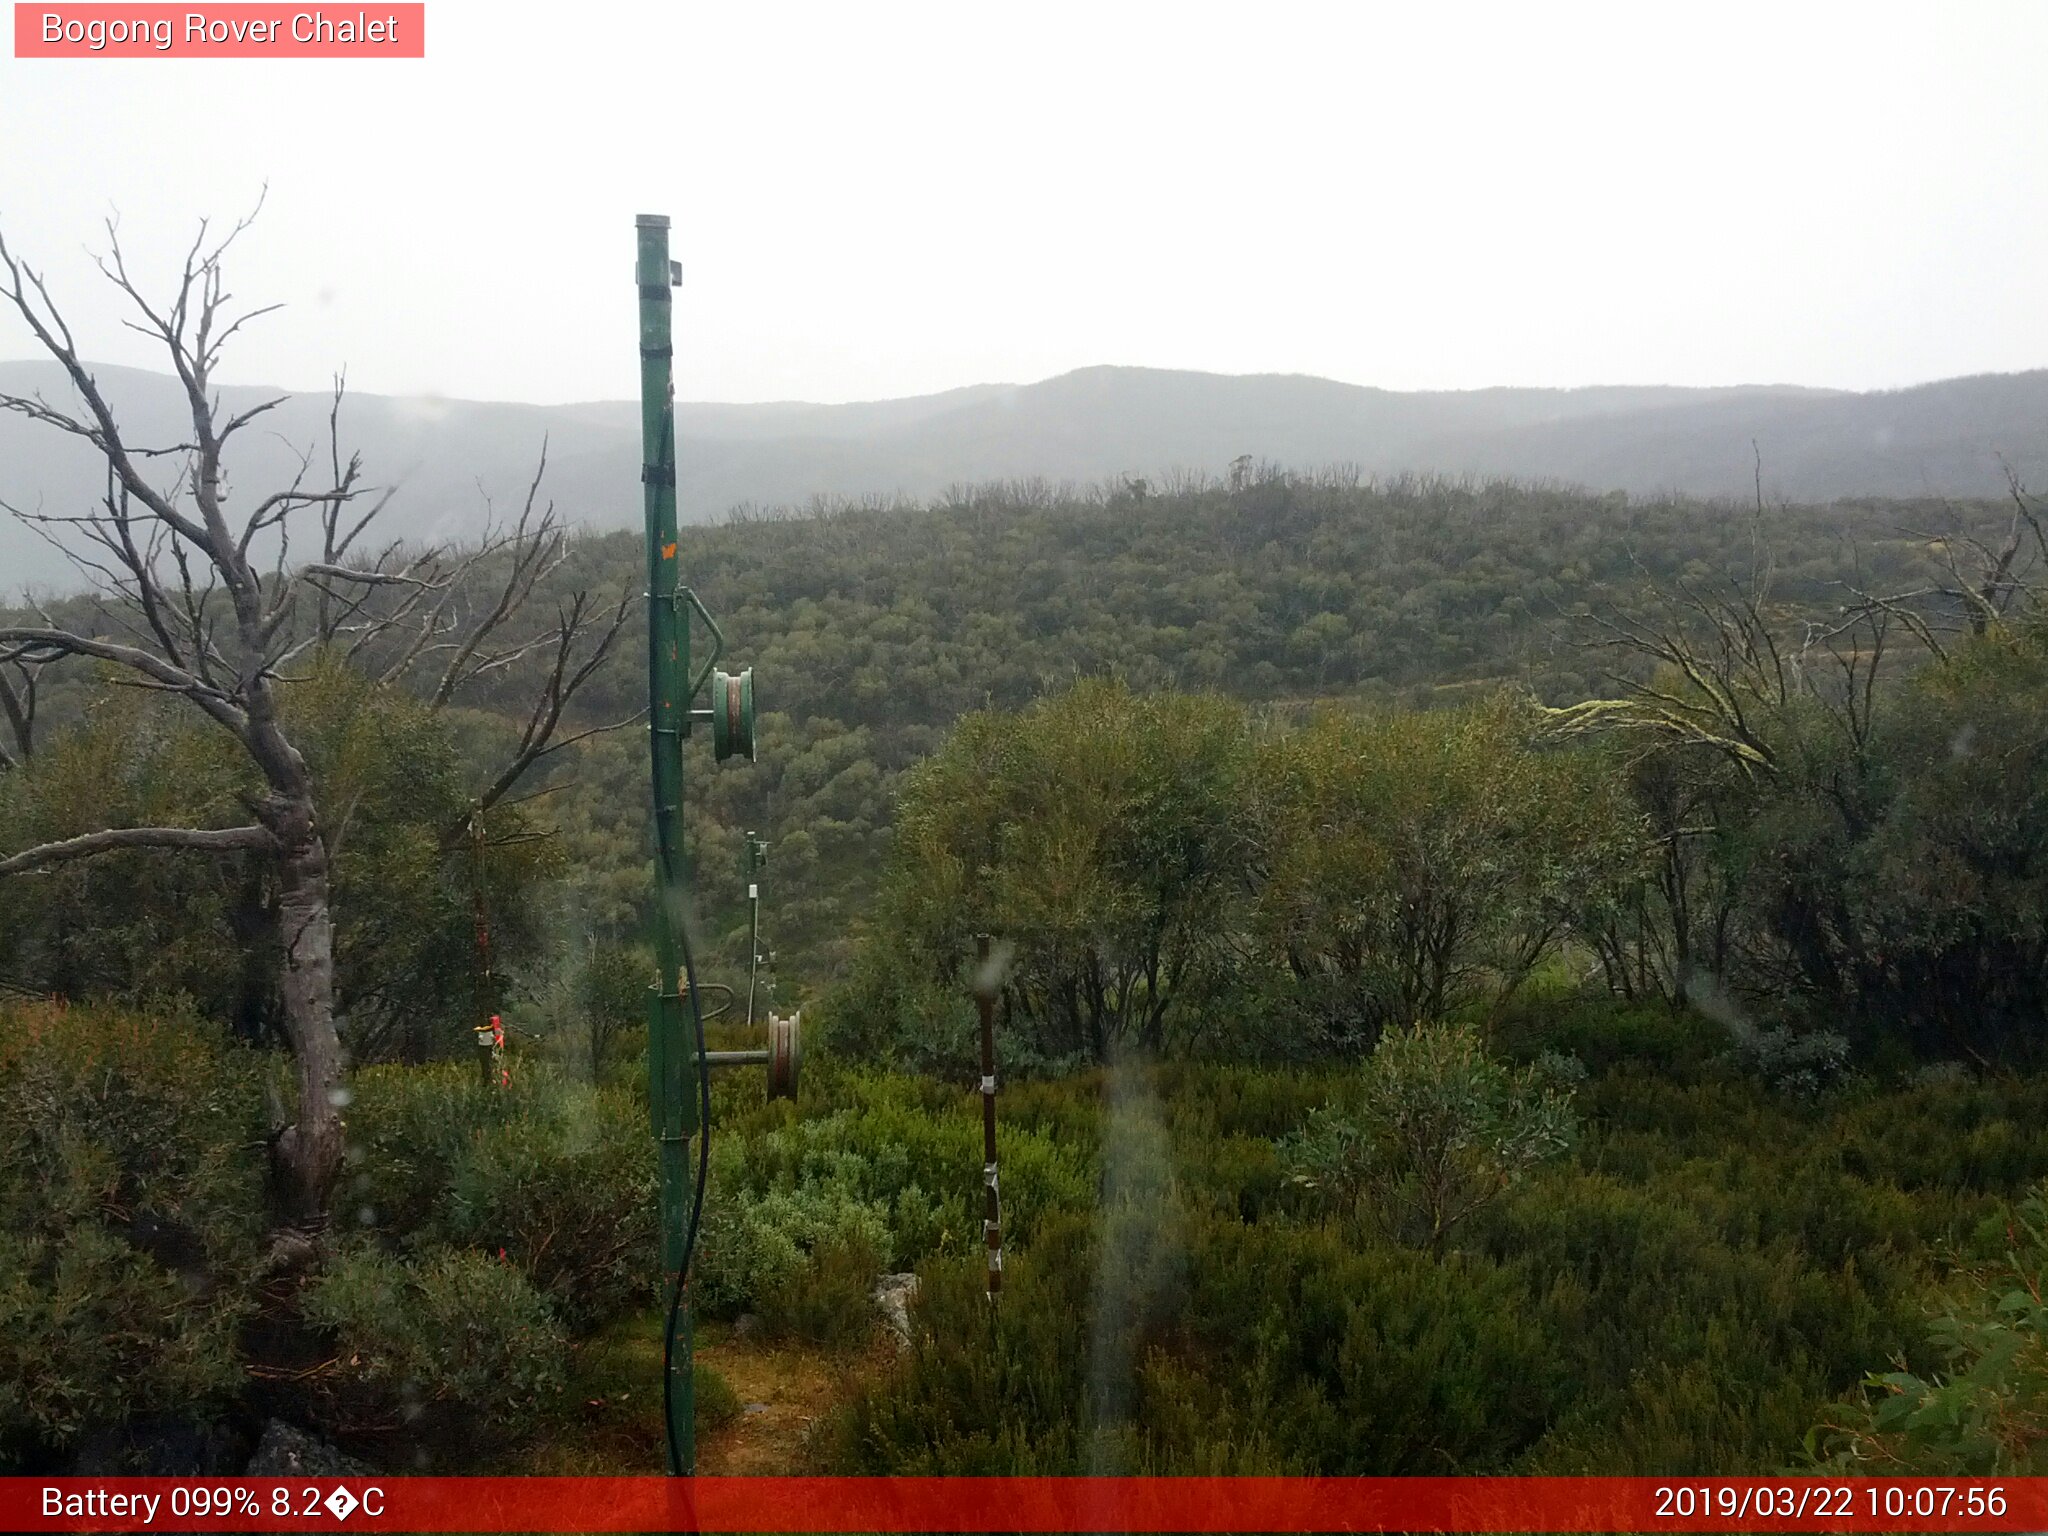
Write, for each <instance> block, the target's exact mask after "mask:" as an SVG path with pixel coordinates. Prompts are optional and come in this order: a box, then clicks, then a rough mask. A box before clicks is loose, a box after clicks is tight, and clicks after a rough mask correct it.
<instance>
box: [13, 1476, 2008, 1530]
mask: <svg viewBox="0 0 2048 1536" xmlns="http://www.w3.org/2000/svg"><path fill="white" fill-rule="evenodd" d="M0 1529H5V1530H9V1531H348V1530H363V1531H492V1532H496V1531H565V1532H567V1531H575V1532H581V1531H812V1532H842V1531H845V1532H852V1531H875V1532H885V1531H1663V1530H1669V1531H2029V1530H2034V1531H2038V1530H2042V1529H2048V1478H2014V1479H2006V1480H1996V1481H1994V1480H1985V1479H1974V1480H1973V1479H1956V1478H1948V1479H1941V1478H1898V1479H1875V1478H1862V1479H1824V1478H1799V1477H1794V1478H1754V1477H1703V1478H1653V1477H1579V1478H1513V1477H1471V1478H1455V1477H1358V1478H1341V1477H1124V1478H1118V1477H986V1478H974V1477H876V1478H859V1477H700V1478H661V1477H619V1478H595V1477H531V1478H522V1477H360V1478H276V1477H240V1478H140V1477H129V1478H82V1477H56V1478H28V1477H15V1478H0Z"/></svg>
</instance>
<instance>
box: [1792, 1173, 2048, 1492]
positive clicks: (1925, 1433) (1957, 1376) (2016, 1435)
mask: <svg viewBox="0 0 2048 1536" xmlns="http://www.w3.org/2000/svg"><path fill="white" fill-rule="evenodd" d="M2009 1222H2010V1225H2009V1226H2008V1229H2007V1230H2008V1233H2009V1235H2010V1239H2011V1243H2012V1248H2011V1251H2010V1252H2009V1253H2008V1254H2007V1255H2006V1258H2005V1261H2004V1262H2003V1263H2001V1264H1991V1265H1980V1266H1976V1267H1973V1268H1971V1269H1969V1270H1966V1271H1964V1272H1963V1273H1961V1274H1960V1275H1958V1276H1956V1277H1955V1278H1954V1279H1953V1280H1952V1281H1951V1282H1950V1283H1949V1285H1948V1286H1947V1287H1945V1288H1944V1289H1943V1290H1942V1291H1941V1292H1940V1293H1939V1294H1938V1297H1937V1299H1936V1302H1935V1306H1934V1313H1933V1317H1932V1319H1931V1331H1932V1334H1933V1349H1934V1353H1935V1355H1936V1357H1937V1358H1938V1359H1939V1361H1940V1365H1939V1368H1937V1369H1934V1370H1921V1371H1916V1370H1913V1369H1910V1368H1909V1366H1908V1362H1907V1361H1905V1360H1904V1359H1899V1360H1897V1361H1895V1362H1894V1368H1893V1369H1891V1370H1889V1371H1880V1372H1873V1373H1872V1374H1871V1375H1870V1376H1868V1377H1867V1378H1865V1380H1864V1382H1863V1384H1862V1390H1861V1391H1859V1392H1858V1393H1856V1394H1854V1395H1852V1396H1849V1397H1847V1398H1846V1399H1845V1400H1844V1401H1842V1402H1840V1403H1838V1404H1836V1405H1834V1407H1833V1408H1832V1409H1831V1410H1830V1411H1829V1413H1828V1414H1827V1415H1826V1416H1825V1417H1824V1418H1823V1419H1822V1421H1821V1423H1820V1424H1819V1425H1818V1426H1817V1427H1816V1428H1815V1429H1814V1431H1813V1432H1812V1434H1811V1435H1810V1436H1809V1438H1808V1440H1807V1449H1808V1452H1809V1454H1810V1455H1811V1456H1812V1457H1813V1458H1814V1459H1815V1460H1816V1461H1818V1462H1820V1463H1821V1464H1823V1465H1824V1466H1825V1467H1826V1468H1827V1469H1828V1470H1829V1471H1831V1472H1836V1473H1846V1474H1850V1475H1854V1476H1861V1477H1871V1476H1885V1477H1890V1476H1917V1477H1947V1476H1960V1477H2028V1476H2036V1475H2039V1474H2040V1473H2041V1472H2043V1471H2044V1470H2048V1301H2044V1300H2043V1289H2042V1288H2043V1286H2044V1284H2048V1188H2043V1189H2040V1190H2037V1191H2035V1193H2034V1194H2033V1195H2031V1196H2030V1197H2029V1198H2028V1199H2027V1200H2026V1201H2025V1202H2024V1204H2023V1205H2022V1206H2021V1208H2020V1209H2019V1210H2017V1211H2015V1212H2013V1213H2011V1215H2010V1217H2009Z"/></svg>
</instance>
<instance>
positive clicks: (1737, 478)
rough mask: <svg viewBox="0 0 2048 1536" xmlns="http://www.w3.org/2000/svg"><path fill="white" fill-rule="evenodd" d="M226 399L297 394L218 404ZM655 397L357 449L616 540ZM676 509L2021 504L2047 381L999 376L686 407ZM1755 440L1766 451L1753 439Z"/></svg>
mask: <svg viewBox="0 0 2048 1536" xmlns="http://www.w3.org/2000/svg"><path fill="white" fill-rule="evenodd" d="M94 372H95V376H96V377H97V378H98V380H99V382H100V385H101V388H102V389H103V391H104V392H105V393H106V395H107V397H108V399H109V401H110V403H111V404H112V405H113V407H114V409H115V412H116V414H117V416H118V417H119V419H120V420H121V422H122V424H123V430H124V432H125V433H126V434H127V435H128V436H129V438H130V439H131V441H133V442H135V443H137V444H146V445H152V446H154V445H162V444H168V443H174V442H177V441H179V440H180V439H181V438H182V437H183V436H185V435H186V434H187V433H188V432H189V422H188V421H187V420H186V418H185V409H184V397H183V394H182V392H181V390H180V388H179V386H178V384H177V382H176V381H175V380H174V379H172V378H170V377H169V376H167V375H161V374H156V373H151V372H147V371H144V370H139V369H132V368H120V367H112V366H99V367H96V368H95V370H94ZM0 391H5V392H8V393H13V394H32V393H35V392H37V391H41V392H42V393H43V394H44V395H45V396H46V397H47V398H48V399H49V400H50V401H51V402H52V403H53V404H57V405H60V406H62V405H65V404H67V403H69V402H71V400H72V398H73V397H72V395H71V391H70V389H69V386H68V383H67V381H66V380H65V379H64V378H63V377H62V375H61V373H60V372H59V370H58V369H57V368H56V366H55V365H54V364H51V363H46V362H9V363H0ZM220 393H221V395H222V397H223V400H224V402H225V403H226V405H227V406H228V407H229V408H230V409H242V408H246V407H247V406H248V405H249V404H251V403H254V402H255V401H257V400H259V399H263V398H266V397H268V396H270V395H273V394H277V393H280V391H275V390H265V389H258V388H252V387H247V386H232V387H226V388H223V389H222V390H221V391H220ZM328 405H329V401H328V398H327V396H326V395H324V394H321V393H317V392H316V393H306V394H298V395H295V396H293V397H292V399H291V400H290V401H289V402H288V403H287V404H286V405H284V406H282V407H280V408H279V409H278V410H276V411H275V412H273V413H272V414H271V415H269V416H267V417H265V418H264V419H263V423H262V425H263V426H265V427H268V429H269V430H268V432H264V431H261V430H260V429H256V428H252V429H251V430H250V431H248V432H247V433H245V434H243V436H242V437H241V438H240V439H238V440H237V445H236V446H237V449H238V450H239V453H238V455H237V456H236V457H234V458H233V459H231V464H230V467H231V469H232V470H233V471H234V483H235V484H237V485H240V486H245V487H247V488H248V491H249V492H250V493H251V494H259V493H261V492H266V491H268V490H270V489H274V488H275V487H276V486H277V485H278V484H279V483H281V481H282V480H284V479H288V478H289V476H290V475H291V474H292V473H293V471H294V470H295V469H296V465H297V457H296V453H295V451H294V450H295V449H299V450H303V449H304V448H307V447H317V449H318V458H317V459H316V463H324V462H325V433H326V417H327V410H328ZM639 423H640V416H639V407H638V405H637V403H635V402H632V401H593V402H588V403H583V404H573V405H522V404H512V403H502V402H481V401H467V400H442V399H435V398H428V397H414V396H394V395H361V394H356V395H351V396H349V398H348V400H347V402H346V403H345V405H344V407H343V412H342V438H343V448H344V451H345V452H346V451H348V450H351V449H353V450H356V451H360V452H361V453H362V455H363V459H364V464H365V468H366V470H367V472H368V475H369V477H370V478H371V479H372V480H373V481H375V482H376V483H379V484H390V483H394V482H396V483H398V484H400V485H401V486H402V491H401V494H400V495H399V497H398V498H397V499H396V500H395V501H394V502H393V504H392V507H391V509H390V511H389V512H388V513H387V514H386V516H387V520H388V521H387V524H386V526H387V528H388V529H389V531H390V532H391V534H392V535H393V536H396V535H399V534H404V535H405V536H408V537H412V538H416V539H422V540H433V539H451V538H460V537H462V536H463V535H465V534H467V533H470V532H473V531H474V530H475V529H476V528H477V527H478V526H479V525H480V523H481V521H482V520H483V517H484V516H485V497H486V496H488V497H489V498H490V499H491V501H492V502H493V503H495V505H496V507H497V508H498V510H499V512H500V513H501V514H502V513H503V512H504V511H505V510H506V509H507V508H509V507H514V506H516V504H517V502H518V499H519V497H520V496H521V495H522V494H523V492H524V489H525V486H526V483H527V481H528V480H529V479H530V477H531V475H532V472H533V468H534V465H535V462H536V460H537V459H538V456H539V454H540V450H541V445H542V442H543V440H545V441H546V442H547V444H548V476H547V481H546V490H547V493H548V494H550V495H552V497H553V498H554V500H555V501H556V502H557V503H558V504H559V505H560V506H561V507H562V508H563V510H564V511H565V512H566V513H567V515H568V516H569V518H570V520H571V521H572V522H574V523H576V524H578V525H581V526H587V527H593V528H616V527H621V526H625V525H628V524H630V523H633V522H635V521H637V519H638V517H639V512H640V487H639ZM677 432H678V436H679V439H680V454H679V460H680V462H679V478H678V494H679V497H680V500H681V504H682V509H683V515H684V516H685V518H686V519H688V520H691V521H705V520H710V519H715V518H718V517H720V516H722V515H723V514H724V513H725V512H726V511H727V510H729V509H730V508H732V507H734V506H736V505H740V504H743V503H751V504H754V505H756V506H777V505H788V504H796V505H801V504H803V503H806V502H808V501H809V500H810V499H811V498H812V497H814V496H826V497H860V496H865V495H870V494H879V495H883V496H889V495H905V496H912V497H925V496H930V495H934V494H936V493H938V492H940V491H942V490H944V489H945V488H946V487H947V486H949V485H951V484H954V483H957V482H971V481H977V480H988V479H997V478H1020V477H1028V476H1042V477H1044V478H1046V479H1048V480H1052V481H1060V480H1072V481H1079V482H1092V481H1099V480H1103V479H1108V478H1112V477H1116V476H1120V475H1126V474H1130V475H1138V476H1143V477H1146V478H1149V479H1153V480H1155V481H1156V480H1157V478H1158V477H1159V476H1160V475H1161V474H1163V473H1164V472H1166V471H1169V470H1172V469H1176V468H1180V469H1188V470H1196V471H1200V472H1203V473H1207V474H1210V475H1221V474H1222V473H1223V472H1224V470H1225V467H1226V466H1227V465H1228V464H1229V463H1230V461H1231V460H1233V459H1235V458H1237V457H1239V456H1240V455H1243V454H1249V455H1251V456H1252V457H1253V458H1255V459H1262V460H1267V461H1271V462H1274V463H1278V464H1282V465H1285V466H1287V467H1289V468H1296V469H1316V468H1321V467H1323V466H1326V465H1331V464H1352V465H1356V466H1357V467H1358V468H1359V469H1360V470H1361V471H1363V472H1364V473H1367V474H1374V475H1388V474H1396V473H1401V472H1409V471H1412V472H1420V473H1433V474H1448V475H1484V476H1512V477H1516V478H1523V479H1540V480H1558V481H1567V482H1574V483H1578V484H1582V485H1587V486H1590V487H1592V488H1594V489H1596V490H1620V491H1626V492H1629V493H1630V494H1632V495H1659V494H1663V493H1667V492H1678V493H1683V494H1689V495H1696V496H1705V497H1717V496H1723V497H1725V496H1733V497H1742V498H1747V497H1748V496H1749V495H1751V494H1752V484H1753V475H1754V473H1755V462H1756V456H1757V455H1761V459H1762V464H1763V479H1764V489H1765V493H1766V495H1767V496H1769V497H1770V498H1772V499H1773V500H1778V499H1782V500H1788V501H1829V500H1836V499H1842V498H1860V497H1883V496H1899V497H1919V496H1929V495H1935V496H1949V497H1956V498H1968V497H1984V496H1995V495H2000V494H2002V493H2003V491H2004V476H2003V471H2002V469H2001V468H2000V462H2001V459H2002V460H2003V461H2005V462H2007V463H2010V464H2011V466H2012V467H2013V469H2014V470H2015V471H2016V472H2017V473H2019V474H2020V475H2021V477H2022V478H2023V479H2025V480H2027V481H2028V482H2029V483H2031V484H2034V485H2036V486H2048V369H2044V370H2037V371H2034V372H2028V373H2016V374H1987V375H1979V376H1975V377H1970V378H1960V379H1949V380H1945V381H1942V382H1939V383H1933V384H1923V385H1919V386H1916V387H1913V388H1910V389H1901V390H1887V391H1874V392H1869V393H1856V392H1851V391H1843V390H1825V389H1809V388H1803V387H1799V386H1792V385H1750V386H1738V387H1731V388H1701V389H1695V388H1684V387H1679V386H1630V385H1616V386H1600V387H1595V388H1587V389H1570V390H1555V389H1522V388H1493V389H1479V390H1466V391H1439V392H1399V391H1391V390H1382V389H1374V388H1370V387H1366V386H1362V385H1354V384H1341V383H1337V382H1335V381H1333V380H1329V379H1320V378H1313V377H1309V376H1306V375H1299V374H1251V375H1226V374H1210V373H1191V372H1178V371H1170V370H1165V369H1151V368H1122V367H1097V368H1084V369H1080V370H1077V371H1075V372H1072V373H1066V374H1061V375H1059V376H1058V377H1056V378H1051V379H1046V380H1044V381H1042V382H1040V383H1036V384H1025V385H1009V384H982V385H974V386H970V387H967V388H963V389H955V390H948V391H946V392H944V393H941V394H935V395H923V396H915V397H911V398H907V399H901V400H882V401H871V402H863V403H858V404H849V405H817V404H808V403H804V402H780V403H771V404H759V405H726V404H711V403H701V404H699V403H691V404H683V405H680V406H679V407H678V408H677ZM1752 443H1754V444H1755V448H1754V449H1752V446H1751V445H1752ZM103 485H104V474H103V472H102V471H100V470H99V469H98V468H97V467H96V465H95V460H94V456H93V454H92V453H91V451H90V449H88V448H86V447H85V446H84V445H83V444H80V443H78V442H76V441H73V440H69V439H66V438H64V437H63V436H62V435H60V434H58V433H55V432H53V431H51V430H50V429H48V428H47V427H38V426H36V425H35V424H33V423H31V422H29V421H26V420H24V419H22V418H21V417H19V416H15V415H12V414H8V415H0V499H4V500H6V501H7V502H9V503H12V504H14V505H18V506H26V507H30V508H35V507H41V508H42V509H44V510H47V511H71V510H83V509H84V508H86V507H88V506H90V505H91V504H92V503H93V502H94V501H95V500H96V499H97V497H98V496H99V495H100V494H101V492H102V490H103ZM75 584H76V580H75V573H74V572H72V571H71V569H70V567H69V566H68V565H67V564H66V563H65V562H64V560H63V559H62V557H61V556H60V555H59V554H58V553H57V552H56V551H55V550H53V549H51V548H50V547H49V546H48V544H46V543H45V542H44V541H43V540H41V539H40V538H38V537H37V536H36V535H35V534H34V533H33V532H32V531H30V530H28V529H26V528H24V527H23V526H21V525H20V524H19V523H18V522H17V521H16V520H14V519H12V518H9V517H6V516H5V515H4V514H0V592H4V593H6V594H7V595H10V596H11V595H12V594H13V592H14V591H16V590H19V589H20V588H22V587H23V586H28V585H34V586H52V587H56V588H58V589H63V588H67V587H70V586H73V585H75Z"/></svg>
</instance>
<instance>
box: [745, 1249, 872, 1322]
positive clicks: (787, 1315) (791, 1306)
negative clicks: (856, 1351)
mask: <svg viewBox="0 0 2048 1536" xmlns="http://www.w3.org/2000/svg"><path fill="white" fill-rule="evenodd" d="M883 1267H884V1265H883V1256H882V1254H881V1253H880V1252H879V1251H878V1250H877V1249H876V1248H875V1247H874V1246H873V1244H872V1243H871V1242H869V1240H868V1238H867V1235H866V1234H865V1233H863V1232H861V1231H860V1230H859V1229H857V1228H856V1229H854V1230H851V1231H849V1232H846V1233H843V1234H836V1235H834V1236H833V1237H830V1238H828V1239H826V1240H825V1241H823V1242H821V1243H819V1244H818V1245H817V1246H815V1247H814V1248H812V1249H811V1252H810V1255H809V1257H808V1259H807V1260H806V1262H805V1263H804V1265H803V1266H802V1267H801V1268H800V1269H797V1270H793V1271H790V1272H788V1273H786V1274H785V1275H784V1276H783V1277H782V1278H781V1279H780V1280H778V1281H777V1282H776V1283H775V1284H774V1285H772V1286H771V1287H769V1289H768V1290H767V1292H766V1293H765V1294H764V1295H762V1297H761V1301H760V1312H761V1321H762V1323H763V1324H764V1325H765V1326H766V1327H767V1329H768V1331H769V1332H770V1333H777V1334H786V1335H789V1336H791V1337H794V1338H798V1339H802V1340H803V1341H804V1342H806V1343H808V1344H819V1345H823V1346H825V1347H826V1348H830V1349H839V1348H845V1347H847V1346H849V1345H854V1344H858V1343H860V1342H861V1341H863V1340H864V1339H866V1338H868V1337H869V1336H870V1335H871V1334H873V1332H874V1331H875V1302H874V1285H875V1277H876V1276H877V1275H879V1274H881V1272H882V1269H883Z"/></svg>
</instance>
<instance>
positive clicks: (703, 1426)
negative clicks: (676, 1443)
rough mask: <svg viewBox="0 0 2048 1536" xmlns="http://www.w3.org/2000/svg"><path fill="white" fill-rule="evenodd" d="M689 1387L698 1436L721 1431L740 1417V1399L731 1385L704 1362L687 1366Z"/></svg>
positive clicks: (693, 1362)
mask: <svg viewBox="0 0 2048 1536" xmlns="http://www.w3.org/2000/svg"><path fill="white" fill-rule="evenodd" d="M690 1384H691V1395H692V1401H693V1402H694V1403H695V1405H696V1409H697V1429H698V1431H699V1432H700V1433H702V1432H705V1431H708V1430H714V1429H723V1428H724V1427H725V1426H726V1425H728V1424H730V1423H731V1422H732V1421H733V1420H734V1419H736V1418H738V1417H739V1416H740V1396H739V1394H738V1393H737V1392H735V1391H733V1389H732V1383H731V1382H729V1381H727V1380H726V1379H725V1377H723V1376H722V1375H720V1374H719V1373H718V1372H717V1371H716V1370H714V1369H712V1368H711V1367H710V1366H708V1365H706V1364H705V1363H704V1362H703V1361H701V1360H693V1361H691V1362H690Z"/></svg>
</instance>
